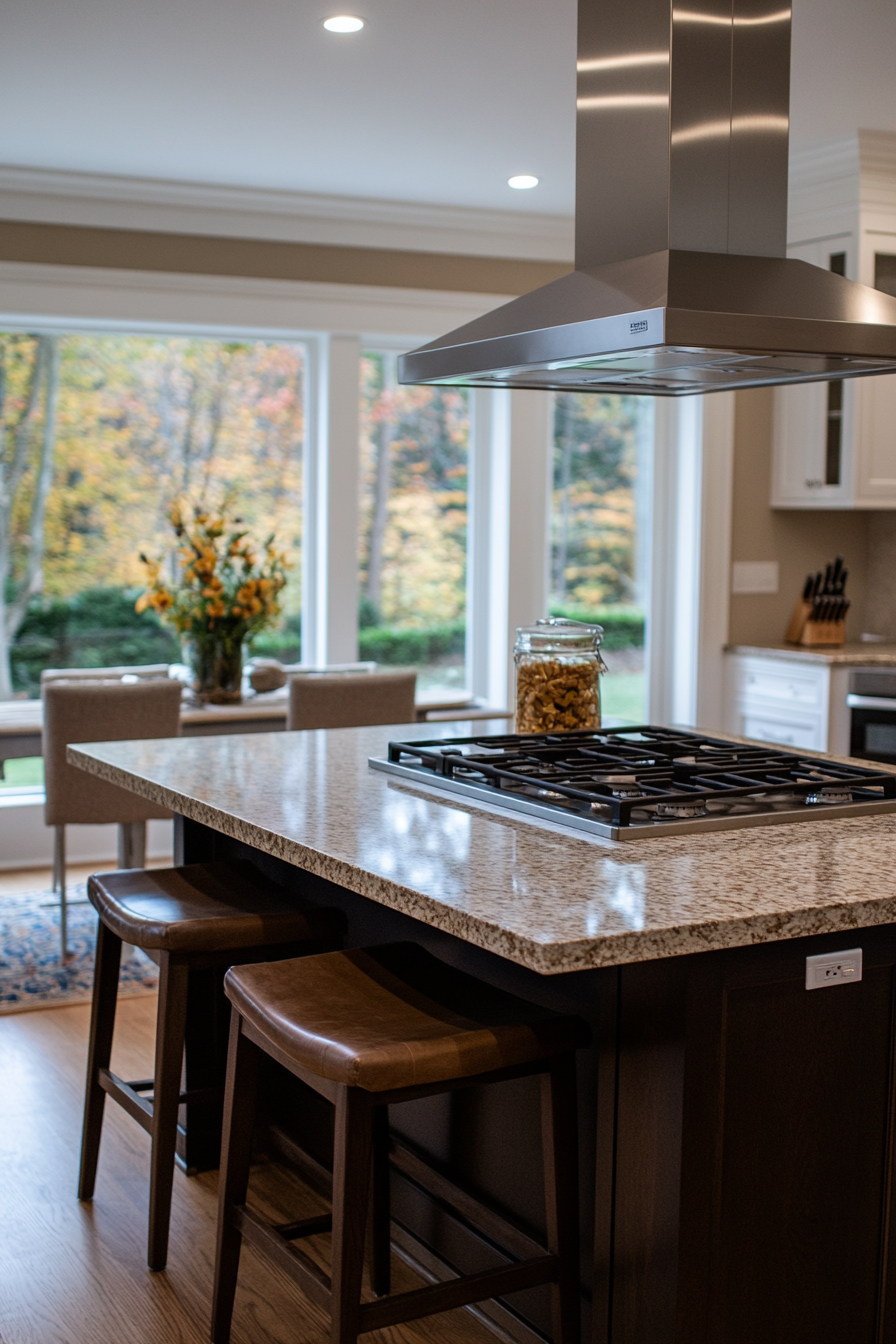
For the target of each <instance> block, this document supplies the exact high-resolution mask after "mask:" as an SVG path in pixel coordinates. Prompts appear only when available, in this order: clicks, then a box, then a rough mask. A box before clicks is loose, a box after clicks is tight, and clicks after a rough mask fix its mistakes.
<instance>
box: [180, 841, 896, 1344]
mask: <svg viewBox="0 0 896 1344" xmlns="http://www.w3.org/2000/svg"><path fill="white" fill-rule="evenodd" d="M179 834H180V837H181V848H182V854H181V855H179V856H178V858H179V861H181V860H182V861H184V862H188V863H195V862H208V861H211V860H215V859H228V858H241V859H250V860H251V861H252V862H254V863H255V864H256V865H257V866H258V867H259V869H260V870H261V871H262V872H264V873H265V874H266V875H268V876H269V877H271V878H273V879H274V880H275V881H277V882H279V883H281V884H282V885H283V886H284V887H285V888H287V889H292V890H295V891H296V892H301V894H302V896H303V897H304V898H305V899H311V900H317V901H319V902H320V903H321V904H326V905H331V906H332V905H336V906H339V907H341V908H342V909H343V910H344V912H345V914H346V916H347V918H348V938H347V945H348V946H351V947H359V946H364V945H370V944H376V943H382V942H386V941H393V940H398V939H402V938H410V939H413V940H415V941H417V942H419V943H420V944H422V945H423V946H424V947H427V948H429V949H430V950H431V951H432V952H434V953H435V954H436V955H438V956H440V957H441V958H442V959H443V960H445V961H448V962H450V963H451V964H453V965H455V966H458V967H460V968H462V969H464V970H468V971H469V972H470V973H472V974H475V975H477V976H479V977H480V978H482V979H485V980H488V981H490V982H491V983H493V984H495V985H497V986H500V987H501V988H505V989H508V990H510V991H512V992H514V993H516V994H519V995H521V996H523V997H525V998H528V999H531V1000H533V1001H535V1002H538V1003H541V1004H543V1005H544V1006H545V1007H550V1008H554V1009H557V1010H559V1011H564V1012H574V1013H577V1014H579V1015H580V1016H582V1017H584V1018H585V1019H586V1020H588V1021H589V1022H590V1024H591V1026H592V1029H593V1031H594V1039H595V1043H596V1044H595V1045H594V1046H593V1047H592V1048H591V1049H590V1050H586V1051H583V1052H581V1055H580V1058H579V1086H580V1135H581V1153H580V1162H581V1170H582V1193H583V1199H582V1205H583V1228H582V1234H583V1246H584V1247H585V1248H586V1251H585V1263H583V1267H582V1290H583V1310H584V1312H585V1313H586V1334H585V1338H591V1339H592V1340H593V1344H759V1341H762V1344H772V1342H773V1341H774V1342H777V1341H781V1344H784V1341H786V1342H787V1344H803V1342H804V1341H805V1344H809V1341H813V1342H814V1341H818V1340H821V1341H825V1340H831V1341H834V1340H848V1341H850V1344H865V1341H867V1344H872V1342H875V1344H876V1342H877V1341H886V1340H890V1339H896V1301H894V1300H893V1287H894V1282H893V1272H894V1267H893V1257H894V1250H893V1247H892V1245H891V1241H890V1236H889V1229H890V1222H891V1217H892V1215H891V1202H892V1201H891V1186H892V1181H893V1161H892V1149H893V1131H894V1114H896V1112H894V1097H893V1092H894V1069H893V1047H894V1040H896V1034H894V975H893V970H894V965H896V928H893V927H892V926H889V925H883V926H878V927H874V928H863V929H861V930H858V931H853V932H851V933H847V934H845V935H844V934H826V935H823V936H820V937H813V938H798V939H791V940H788V941H786V942H781V943H770V944H769V943H767V944H763V945H759V946H754V947H747V948H734V949H727V950H722V951H716V952H707V953H703V954H698V955H692V956H683V957H677V958H670V959H665V960H660V961H649V962H642V963H635V964H628V965H624V966H618V967H607V968H604V969H596V970H591V971H578V972H572V973H570V974H567V975H555V976H550V977H546V976H541V975H538V974H536V973H535V972H533V971H530V970H528V969H526V968H525V967H521V966H519V965H516V964H514V963H513V962H510V961H508V960H507V959H505V958H503V957H499V956H496V955H494V954H493V953H490V952H488V951H485V950H483V949H481V948H477V947H474V946H472V945H471V944H470V943H468V942H466V941H464V940H462V939H460V938H455V937H452V936H451V935H450V934H447V933H444V932H442V931H440V930H438V929H434V928H431V927H429V926H427V925H425V924H422V923H421V922H420V921H418V920H415V919H411V918H409V917H408V916H407V915H404V914H401V913H399V912H397V911H395V910H391V909H388V908H386V907H385V906H382V905H379V904H377V903H376V902H374V901H371V900H369V899H367V898H366V897H364V896H361V895H358V894H357V893H355V892H352V891H349V890H347V889H345V888H343V887H340V886H337V885H335V884H333V883H330V882H327V881H325V880H324V879H322V878H319V877H316V876H314V875H312V874H310V873H307V872H303V871H302V870H300V869H297V868H296V867H294V866H293V865H291V864H288V863H284V862H283V861H282V860H279V859H276V858H273V857H271V856H270V855H268V854H265V853H263V852H262V851H260V850H256V849H254V848H252V847H251V846H248V845H246V844H244V843H242V842H240V841H237V840H233V839H230V838H228V837H227V836H225V835H223V834H221V833H220V832H218V831H215V830H212V829H210V828H208V827H206V826H204V825H202V824H200V823H198V822H195V821H191V820H188V819H179ZM853 946H861V947H862V949H863V953H864V973H863V979H862V981H861V983H859V984H855V985H844V986H840V987H837V988H836V989H831V990H830V991H829V992H819V993H810V992H807V990H806V987H805V958H806V957H807V956H808V955H814V954H816V953H819V952H834V951H838V950H843V949H845V948H846V947H853ZM226 1016H227V1015H226V1012H222V1011H221V1005H220V1003H219V1002H218V1000H217V996H216V995H214V994H211V995H210V994H209V993H208V992H206V993H205V994H201V993H200V994H197V996H196V1000H195V1002H194V1003H193V1004H192V1005H191V1012H190V1024H189V1039H188V1047H187V1061H188V1063H187V1067H188V1071H190V1070H193V1071H194V1072H195V1074H196V1075H197V1076H204V1077H205V1076H208V1070H209V1068H210V1067H212V1068H214V1069H217V1068H219V1067H220V1066H221V1065H222V1063H223V1057H224V1044H225V1038H226V1025H227V1024H226ZM471 1112H472V1114H471ZM538 1117H539V1094H538V1087H537V1085H536V1084H534V1083H533V1082H532V1080H529V1079H521V1080H517V1081H515V1082H513V1083H508V1084H505V1085H501V1086H499V1087H492V1088H488V1089H486V1088H483V1089H479V1090H474V1091H471V1092H465V1093H458V1094H456V1095H454V1096H449V1097H436V1098H429V1099H426V1100H425V1101H420V1102H413V1103H409V1104H407V1105H405V1106H403V1107H401V1108H393V1112H392V1123H393V1138H394V1141H395V1144H396V1145H397V1148H396V1152H395V1157H394V1162H393V1168H392V1183H393V1209H394V1217H395V1228H394V1236H395V1242H396V1246H397V1248H398V1249H399V1251H401V1252H403V1253H404V1254H405V1255H407V1256H410V1257H411V1258H413V1259H415V1260H416V1261H417V1263H418V1264H421V1263H422V1264H423V1266H424V1268H430V1269H432V1270H434V1271H435V1272H436V1273H438V1274H440V1275H441V1274H442V1273H444V1272H445V1270H444V1267H445V1265H446V1264H447V1265H450V1266H452V1267H453V1268H454V1269H455V1270H457V1271H460V1272H464V1273H469V1272H475V1271H476V1270H478V1269H483V1268H486V1267H488V1266H489V1265H490V1264H493V1263H494V1258H493V1252H492V1258H491V1259H490V1258H489V1255H490V1248H489V1246H488V1245H487V1243H485V1242H483V1241H482V1239H481V1238H480V1237H478V1236H476V1235H474V1234H473V1232H472V1230H471V1228H470V1226H469V1224H467V1223H466V1222H465V1221H464V1220H463V1219H462V1218H460V1219H459V1218H457V1217H456V1216H452V1215H450V1214H449V1212H448V1211H447V1209H446V1207H445V1205H444V1204H443V1203H442V1202H441V1201H440V1200H439V1198H438V1192H437V1191H435V1192H434V1191H433V1190H432V1189H429V1190H427V1185H428V1184H429V1182H428V1180H427V1175H426V1173H425V1168H424V1167H422V1166H420V1165H419V1161H420V1159H421V1158H422V1159H424V1160H425V1161H426V1162H427V1163H428V1164H431V1166H432V1167H434V1168H435V1170H436V1171H437V1172H439V1173H441V1174H442V1175H443V1176H445V1177H446V1178H450V1180H451V1181H453V1182H454V1183H456V1184H458V1185H459V1186H460V1187H461V1188H462V1189H463V1190H464V1191H467V1192H469V1193H470V1194H471V1195H473V1196H475V1197H478V1199H479V1200H481V1201H484V1202H485V1203H486V1204H487V1205H488V1206H489V1207H490V1208H491V1209H492V1210H493V1211H494V1212H495V1213H496V1214H497V1215H499V1221H500V1219H504V1220H506V1221H509V1222H510V1223H512V1224H513V1225H515V1226H516V1227H517V1228H518V1229H519V1230H520V1231H521V1232H523V1233H527V1232H534V1233H536V1234H537V1235H543V1231H544V1229H543V1228H542V1227H541V1226H540V1223H541V1220H542V1213H541V1210H542V1201H543V1193H542V1188H541V1174H540V1159H539V1154H538V1144H539V1127H538V1126H539V1120H538ZM184 1120H185V1128H184V1130H183V1131H182V1134H181V1154H182V1158H183V1159H184V1160H185V1162H186V1163H187V1165H189V1166H191V1167H193V1168H199V1167H204V1166H209V1165H214V1164H215V1163H216V1161H217V1143H218V1139H219V1133H220V1131H219V1129H218V1128H217V1127H216V1121H215V1120H214V1119H212V1118H211V1117H209V1116H208V1115H207V1113H205V1114H203V1113H201V1112H200V1111H199V1110H197V1111H196V1114H195V1115H193V1116H185V1117H184ZM461 1121H462V1123H461ZM210 1122H211V1123H210ZM267 1123H268V1126H269V1129H268V1131H267V1133H268V1138H269V1140H270V1141H271V1142H272V1143H273V1144H274V1145H275V1146H276V1147H277V1149H278V1150H279V1151H280V1152H281V1153H282V1152H283V1151H284V1149H285V1150H287V1151H289V1150H290V1149H291V1147H292V1144H291V1142H290V1141H292V1142H299V1143H301V1144H302V1146H303V1147H305V1148H307V1149H309V1150H310V1151H311V1152H313V1153H314V1154H315V1155H316V1157H317V1158H318V1160H319V1161H320V1164H321V1167H322V1168H325V1167H326V1166H327V1165H328V1164H329V1162H330V1155H329V1144H330V1139H329V1133H328V1124H329V1121H328V1119H327V1114H326V1108H323V1107H321V1106H320V1105H319V1104H318V1103H317V1099H316V1098H314V1096H313V1094H311V1093H310V1092H308V1090H307V1089H305V1088H304V1087H303V1086H302V1084H300V1083H299V1082H298V1081H297V1080H296V1079H294V1078H291V1077H289V1076H287V1075H286V1074H285V1073H283V1072H282V1071H280V1070H277V1069H272V1070H271V1071H270V1072H269V1076H268V1080H267ZM471 1133H474V1134H475V1135H476V1139H475V1141H474V1142H470V1140H469V1135H470V1134H471ZM456 1136H458V1137H456ZM459 1136H464V1137H463V1138H462V1139H461V1138H460V1137H459ZM415 1164H417V1165H415ZM311 1174H312V1175H313V1173H311ZM415 1177H416V1178H417V1179H415ZM323 1180H324V1183H325V1180H326V1178H325V1176H324V1177H323ZM592 1192H593V1194H592ZM480 1311H483V1312H485V1313H486V1314H487V1315H488V1318H489V1320H490V1321H491V1323H492V1324H493V1325H494V1326H495V1327H496V1328H497V1329H498V1330H500V1331H503V1332H504V1333H505V1334H509V1335H510V1336H511V1337H514V1338H517V1339H520V1340H527V1341H531V1340H534V1339H535V1338H537V1337H539V1335H543V1334H549V1331H550V1315H549V1307H548V1302H547V1294H546V1293H545V1292H544V1291H540V1290H533V1291H531V1292H528V1293H525V1294H517V1295H515V1296H514V1297H512V1298H510V1299H508V1301H507V1303H506V1309H505V1308H504V1307H502V1305H501V1304H495V1305H494V1306H492V1305H491V1304H485V1305H484V1306H483V1307H482V1308H480ZM588 1331H590V1334H589V1333H588Z"/></svg>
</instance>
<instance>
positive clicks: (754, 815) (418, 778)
mask: <svg viewBox="0 0 896 1344" xmlns="http://www.w3.org/2000/svg"><path fill="white" fill-rule="evenodd" d="M367 764H368V765H369V766H370V767H371V769H373V770H381V771H383V772H384V773H385V774H387V775H397V776H398V777H399V778H400V779H403V780H408V781H412V782H413V783H414V784H417V785H419V786H420V787H421V788H422V789H425V790H426V792H427V794H428V795H430V796H432V797H434V798H435V800H436V801H438V797H439V794H443V793H456V794H460V795H461V796H462V797H464V798H470V799H472V800H473V801H474V802H481V803H485V804H487V805H488V807H489V808H490V809H494V810H496V811H498V812H503V811H508V812H523V813H527V814H528V815H529V816H533V817H539V818H541V819H542V820H544V821H550V822H553V823H554V825H556V826H568V827H572V828H573V829H574V830H577V831H582V832H584V833H585V834H586V835H589V834H590V835H599V836H602V837H603V838H604V839H607V840H620V841H631V840H661V839H663V837H664V836H671V835H703V834H705V833H706V832H707V831H734V830H743V829H744V827H747V826H777V825H779V824H781V823H785V822H800V821H825V820H835V819H837V818H841V819H842V818H845V817H864V816H873V815H876V814H878V813H883V812H896V798H888V799H881V801H880V802H871V803H831V804H827V805H823V806H818V807H806V806H803V807H800V808H793V809H792V810H789V811H786V812H762V813H760V812H751V813H749V814H746V815H742V816H734V817H732V816H727V817H712V816H709V817H695V818H693V819H690V820H687V821H663V822H648V823H644V822H642V823H640V824H636V825H632V826H613V825H612V824H611V823H610V822H606V821H599V820H598V819H597V818H595V817H583V816H581V815H579V814H577V813H574V812H566V811H564V810H562V809H560V808H557V807H552V806H548V805H545V804H542V803H538V802H536V801H535V800H534V799H531V798H521V797H519V796H514V795H513V794H510V793H506V794H503V795H498V793H497V790H495V789H490V788H488V787H482V786H480V785H477V784H465V783H462V782H461V781H459V780H456V779H449V778H447V777H440V778H438V779H437V778H436V777H435V776H434V775H433V774H432V773H430V772H426V773H424V772H423V771H421V770H418V769H415V768H414V767H413V766H407V765H398V764H397V763H396V762H394V761H387V760H384V759H383V758H382V757H379V756H371V757H369V758H368V762H367Z"/></svg>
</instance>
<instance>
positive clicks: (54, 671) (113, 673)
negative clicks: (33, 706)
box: [40, 663, 168, 685]
mask: <svg viewBox="0 0 896 1344" xmlns="http://www.w3.org/2000/svg"><path fill="white" fill-rule="evenodd" d="M167 676H168V664H167V663H138V664H137V666H136V667H129V666H127V665H125V666H124V667H45V668H44V670H43V672H41V674H40V682H41V685H43V684H44V682H46V681H121V680H122V678H123V677H127V678H128V680H129V681H130V680H133V678H134V677H136V678H137V680H138V681H154V680H157V679H158V678H159V677H167Z"/></svg>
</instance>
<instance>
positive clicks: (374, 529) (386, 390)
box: [359, 350, 470, 695]
mask: <svg viewBox="0 0 896 1344" xmlns="http://www.w3.org/2000/svg"><path fill="white" fill-rule="evenodd" d="M469 438H470V426H469V414H468V403H467V395H466V393H465V392H464V391H458V390H455V389H452V388H429V387H399V386H398V385H397V382H396V356H395V354H394V353H393V352H392V351H388V350H387V351H382V350H379V351H368V352H366V353H365V354H364V355H363V357H362V360H361V445H360V446H361V454H360V455H361V538H360V547H359V552H360V593H361V602H360V613H359V618H360V619H359V625H360V629H359V652H360V656H361V657H362V658H372V659H375V660H376V661H377V662H380V663H400V664H403V665H405V666H414V667H416V668H417V669H418V687H419V689H420V690H421V691H424V692H430V693H432V694H433V695H435V693H436V692H438V691H442V690H444V691H451V690H456V689H462V688H463V687H464V685H465V683H466V666H465V656H464V648H465V625H466V561H467V457H468V448H469Z"/></svg>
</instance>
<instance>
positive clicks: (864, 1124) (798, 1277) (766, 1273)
mask: <svg viewBox="0 0 896 1344" xmlns="http://www.w3.org/2000/svg"><path fill="white" fill-rule="evenodd" d="M853 936H854V937H855V935H853ZM860 938H861V935H859V939H860ZM794 961H795V962H797V968H798V970H800V971H802V964H801V963H802V959H798V958H796V957H794ZM891 996H892V971H891V968H890V967H876V968H874V969H872V970H870V971H869V973H868V974H867V975H866V977H865V979H864V980H863V981H862V982H861V984H857V985H849V986H846V987H843V988H839V989H836V990H833V989H832V990H823V991H816V992H813V993H807V992H806V989H805V987H804V985H803V983H802V979H797V980H792V981H789V982H784V983H779V984H765V985H755V986H744V987H742V988H738V989H732V990H730V991H729V993H728V994H727V996H726V999H727V1005H726V1007H727V1011H726V1015H725V1020H726V1040H725V1051H724V1058H725V1100H724V1111H723V1121H722V1123H723V1144H722V1151H723V1160H722V1169H721V1172H720V1178H721V1179H720V1186H719V1189H718V1196H719V1203H718V1206H717V1208H718V1218H719V1222H718V1229H719V1233H720V1237H719V1241H718V1243H717V1250H718V1270H719V1273H718V1276H717V1277H716V1279H715V1284H714V1287H715V1293H714V1294H713V1296H714V1299H715V1300H714V1302H713V1306H712V1308H711V1312H710V1320H711V1322H713V1318H714V1322H713V1323H712V1324H711V1335H712V1337H713V1338H714V1339H715V1340H716V1341H718V1344H722V1342H723V1341H724V1344H756V1342H757V1341H758V1340H763V1341H764V1342H765V1344H793V1342H794V1341H803V1340H805V1341H808V1340H831V1341H833V1340H839V1339H843V1340H846V1339H848V1340H850V1341H851V1344H876V1339H877V1330H876V1324H877V1308H878V1280H879V1272H880V1242H881V1231H882V1220H883V1212H884V1202H885V1193H884V1191H885V1184H886V1182H885V1177H886V1147H887V1144H886V1138H887V1119H888V1102H889V1096H888V1082H889V1062H890V1003H891ZM772 1227H773V1228H774V1234H773V1235H771V1236H770V1235H769V1233H770V1231H771V1229H772Z"/></svg>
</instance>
